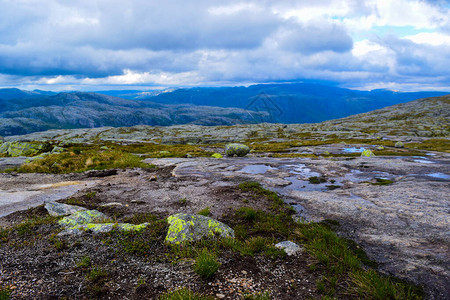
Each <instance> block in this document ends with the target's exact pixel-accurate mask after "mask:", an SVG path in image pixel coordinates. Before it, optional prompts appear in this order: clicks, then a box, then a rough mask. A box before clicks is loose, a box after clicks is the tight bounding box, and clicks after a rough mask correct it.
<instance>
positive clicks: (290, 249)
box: [275, 241, 302, 256]
mask: <svg viewBox="0 0 450 300" xmlns="http://www.w3.org/2000/svg"><path fill="white" fill-rule="evenodd" d="M275 247H277V248H279V249H283V250H284V252H286V254H287V255H289V256H291V255H295V254H297V253H299V252H301V251H302V248H301V247H300V246H299V245H297V244H296V243H294V242H291V241H284V242H280V243H278V244H276V245H275Z"/></svg>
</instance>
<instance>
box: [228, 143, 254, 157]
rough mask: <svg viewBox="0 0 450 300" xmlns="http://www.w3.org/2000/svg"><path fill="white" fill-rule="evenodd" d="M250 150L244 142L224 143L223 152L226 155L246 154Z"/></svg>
mask: <svg viewBox="0 0 450 300" xmlns="http://www.w3.org/2000/svg"><path fill="white" fill-rule="evenodd" d="M249 152H250V148H249V147H248V146H246V145H244V144H238V143H233V144H227V145H225V154H226V155H227V156H235V155H236V156H239V157H243V156H246V155H247V154H248V153H249Z"/></svg>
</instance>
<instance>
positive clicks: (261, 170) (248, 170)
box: [238, 165, 276, 174]
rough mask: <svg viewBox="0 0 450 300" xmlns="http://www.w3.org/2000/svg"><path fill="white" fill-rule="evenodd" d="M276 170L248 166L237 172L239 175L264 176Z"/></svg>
mask: <svg viewBox="0 0 450 300" xmlns="http://www.w3.org/2000/svg"><path fill="white" fill-rule="evenodd" d="M275 169H276V168H273V167H271V166H266V165H248V166H245V167H244V168H242V169H241V170H239V171H238V172H241V173H247V174H264V173H266V172H267V171H269V170H275Z"/></svg>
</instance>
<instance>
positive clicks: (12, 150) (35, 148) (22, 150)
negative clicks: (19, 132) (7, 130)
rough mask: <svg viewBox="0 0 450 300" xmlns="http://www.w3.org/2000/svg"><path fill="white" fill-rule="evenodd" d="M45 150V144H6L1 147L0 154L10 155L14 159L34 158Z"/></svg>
mask: <svg viewBox="0 0 450 300" xmlns="http://www.w3.org/2000/svg"><path fill="white" fill-rule="evenodd" d="M43 148H44V144H32V143H26V142H6V143H3V144H2V145H1V146H0V153H4V154H8V155H10V156H12V157H18V156H33V155H36V154H38V153H39V152H41V150H42V149H43Z"/></svg>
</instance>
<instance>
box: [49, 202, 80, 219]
mask: <svg viewBox="0 0 450 300" xmlns="http://www.w3.org/2000/svg"><path fill="white" fill-rule="evenodd" d="M44 207H45V209H46V210H47V211H48V213H49V214H50V215H51V216H66V215H70V214H73V213H75V212H77V211H82V210H86V208H84V207H81V206H76V205H68V204H64V203H58V202H55V201H45V206H44Z"/></svg>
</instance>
